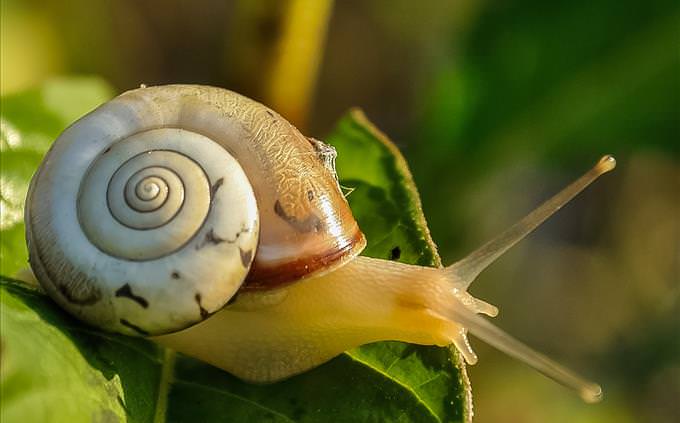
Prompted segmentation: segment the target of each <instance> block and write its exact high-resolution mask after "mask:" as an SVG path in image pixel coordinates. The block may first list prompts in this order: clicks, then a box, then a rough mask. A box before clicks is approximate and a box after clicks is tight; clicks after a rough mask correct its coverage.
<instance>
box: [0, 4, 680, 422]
mask: <svg viewBox="0 0 680 423" xmlns="http://www.w3.org/2000/svg"><path fill="white" fill-rule="evenodd" d="M311 1H314V0H311ZM287 4H288V3H287V2H281V1H277V0H258V1H252V0H234V1H228V2H224V1H219V0H203V1H196V2H185V1H181V0H169V1H161V0H151V1H144V2H135V1H130V0H123V1H117V2H103V1H92V0H70V1H69V2H66V1H64V0H44V1H19V0H4V1H3V2H2V25H1V27H2V46H1V47H2V61H1V63H0V65H1V66H2V84H1V85H2V86H1V88H2V90H3V92H6V91H11V90H15V89H19V88H21V87H27V86H32V85H33V84H35V83H36V82H38V81H40V80H41V78H43V77H44V76H45V75H48V74H54V73H55V72H68V73H88V74H90V73H95V74H99V75H102V76H104V77H105V78H106V79H108V80H110V81H112V82H113V83H114V84H115V85H116V87H117V88H118V89H120V90H122V89H128V88H132V87H135V86H137V85H139V83H142V82H144V83H148V84H153V83H166V82H193V83H208V84H213V85H219V86H225V87H228V88H231V89H235V90H237V91H239V92H242V93H243V94H246V95H248V96H251V97H254V98H257V99H261V100H267V98H268V94H267V90H268V88H267V84H268V83H269V81H270V80H271V79H272V76H271V70H272V68H273V62H274V58H275V57H276V53H277V51H278V48H279V40H280V38H281V31H282V28H283V24H282V23H283V22H285V16H286V13H287V9H286V5H287ZM678 22H680V6H679V5H678V4H677V2H676V1H672V0H657V1H653V2H644V3H641V2H637V1H633V0H623V1H615V0H594V1H588V0H577V1H568V0H557V1H553V2H540V1H537V0H519V1H514V2H494V1H478V0H460V1H455V2H452V1H447V0H432V1H426V2H412V1H406V0H370V1H364V0H347V1H341V2H335V4H334V6H333V10H332V14H331V18H330V21H329V26H328V29H327V34H328V35H327V42H326V46H325V51H324V52H323V55H322V62H321V68H320V74H319V79H318V81H317V82H316V87H317V90H316V93H315V95H314V97H313V98H312V99H311V100H310V101H309V102H308V104H310V105H311V108H310V110H309V111H308V114H307V116H306V117H305V119H304V120H305V121H306V122H308V125H309V126H308V128H307V131H306V132H307V133H308V134H309V135H312V136H315V137H317V138H321V139H323V137H324V136H325V135H326V134H328V132H329V130H330V128H331V127H332V125H333V123H334V122H335V120H336V118H337V116H339V115H340V114H341V113H343V112H344V111H345V110H346V109H347V108H348V107H350V106H361V107H362V108H363V109H364V110H366V112H367V115H368V116H369V117H370V118H371V119H372V120H374V121H375V122H376V123H377V124H378V126H379V127H380V128H381V129H383V130H384V131H385V132H386V133H388V134H389V135H390V136H391V138H392V139H394V140H395V141H396V142H397V143H398V145H399V146H400V148H401V149H402V150H403V152H404V155H405V156H406V158H407V159H408V162H409V165H410V166H411V169H412V171H413V174H414V178H415V181H416V183H417V185H418V189H419V191H420V193H421V196H422V201H423V208H424V210H425V215H426V216H427V219H428V222H429V226H430V229H431V231H432V234H433V237H434V239H435V241H436V242H437V244H438V245H439V247H440V252H441V255H442V257H443V259H444V262H445V263H450V262H452V261H453V260H455V259H456V258H458V257H460V256H462V255H464V254H465V253H466V252H468V251H470V250H472V249H473V248H475V247H476V246H478V245H479V244H480V243H482V242H484V241H485V240H487V239H488V238H490V237H491V236H493V235H495V234H497V233H498V232H499V231H500V230H502V229H503V228H504V227H506V226H507V225H509V224H510V223H512V222H513V221H514V220H515V219H517V218H518V217H520V216H522V215H523V214H524V213H526V212H527V211H529V210H530V209H531V208H532V207H533V206H535V205H536V204H538V203H539V202H540V201H541V200H542V199H545V198H546V197H548V196H549V195H550V194H551V193H553V192H554V191H556V190H557V189H559V188H560V187H561V186H562V185H564V184H565V183H567V182H568V181H570V180H571V178H572V177H574V176H576V175H577V174H579V173H580V172H581V171H583V170H584V169H586V168H587V167H588V166H590V165H591V164H592V163H593V162H594V161H595V160H597V158H598V157H599V156H600V155H602V154H605V153H612V154H614V155H616V157H617V159H618V163H619V166H618V168H617V169H616V170H615V171H614V172H613V173H612V174H609V175H606V176H605V177H604V178H603V179H602V180H601V181H599V182H597V183H596V184H595V185H594V186H593V187H591V188H589V190H588V191H586V192H585V193H584V194H583V195H582V196H581V197H580V198H578V199H576V200H575V201H574V203H573V204H570V205H568V206H567V207H565V208H564V210H563V211H561V212H560V213H559V214H558V215H557V216H555V217H554V218H553V219H552V220H551V221H550V222H548V223H547V224H546V225H545V227H543V228H541V229H539V230H538V231H537V233H536V234H534V235H533V236H531V237H530V238H529V239H528V240H527V241H524V242H523V243H522V244H520V245H519V246H518V247H515V249H514V250H513V251H512V252H510V253H509V254H508V256H507V257H506V258H503V259H501V260H500V261H499V262H498V263H497V264H496V265H494V266H493V267H492V268H490V269H489V270H488V271H487V272H485V273H484V274H483V275H482V276H481V277H480V279H479V280H478V281H477V282H476V283H475V285H474V286H473V288H472V289H473V291H474V293H475V294H476V295H478V296H481V297H483V298H485V299H487V300H489V301H491V302H493V303H495V304H498V305H499V306H500V308H501V315H500V316H499V317H498V319H497V321H498V324H499V325H500V326H501V327H504V328H505V329H507V330H508V331H510V332H511V333H513V334H515V335H517V336H518V337H519V338H520V339H523V340H525V341H527V342H529V343H530V344H532V345H534V346H536V347H537V348H539V349H541V350H545V351H546V352H548V353H550V354H551V355H554V356H556V357H557V358H560V359H561V360H562V361H565V362H566V363H567V364H569V365H570V366H571V367H575V368H577V369H579V370H581V371H582V372H583V373H586V374H587V375H589V376H591V377H593V378H594V379H596V380H597V381H599V382H601V383H602V384H603V386H604V389H605V397H604V401H603V403H602V404H599V405H596V406H584V405H583V404H581V403H580V402H579V400H578V399H576V398H575V397H574V396H571V395H570V394H569V393H567V392H566V391H564V390H563V389H561V388H559V387H557V386H554V385H553V384H552V383H551V382H550V381H547V380H544V378H542V377H541V376H539V375H535V374H533V373H532V372H530V371H529V370H527V369H525V368H524V367H521V366H520V365H518V364H516V363H514V362H513V361H511V360H509V359H507V358H506V357H504V356H502V355H501V354H499V353H497V352H495V351H492V350H490V349H488V348H486V347H484V346H483V345H481V343H478V342H475V340H473V343H474V344H475V345H474V347H475V348H476V349H478V350H479V352H480V354H479V355H480V363H479V365H477V366H475V367H473V368H471V369H470V373H471V379H472V383H473V386H474V390H475V398H476V400H475V402H476V413H475V416H476V421H478V422H495V421H507V420H508V416H512V420H513V421H517V422H544V421H553V422H560V421H563V422H573V421H577V422H578V421H581V422H626V421H655V422H656V421H659V422H664V421H673V420H674V419H675V418H676V415H677V401H676V400H675V399H676V398H678V397H680V346H679V345H678V336H677V333H679V332H680V327H679V325H680V323H678V322H679V321H680V319H678V318H677V316H678V315H679V313H680V310H679V309H680V306H679V301H680V300H679V296H680V288H679V286H680V285H679V284H678V280H679V279H680V276H679V275H680V269H679V266H680V264H679V260H680V258H679V257H680V250H679V248H680V247H679V246H678V243H679V242H680V241H678V240H680V224H679V223H678V216H679V215H680V205H679V204H678V202H679V201H680V199H678V197H679V196H678V194H677V193H678V192H680V186H679V185H680V162H679V159H678V156H679V148H680V142H679V141H678V135H679V134H680V98H679V97H680V94H679V93H680V68H679V66H678V59H679V58H678V49H677V42H678V39H679V30H678V27H679V26H678ZM10 55H11V56H10ZM296 100H299V99H296ZM565 339H571V340H572V341H570V342H566V341H565ZM573 340H577V342H574V341H573Z"/></svg>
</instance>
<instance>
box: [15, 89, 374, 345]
mask: <svg viewBox="0 0 680 423" xmlns="http://www.w3.org/2000/svg"><path fill="white" fill-rule="evenodd" d="M334 154H335V153H334V150H333V149H332V148H331V147H328V146H325V145H324V144H323V143H321V142H319V141H314V140H311V139H308V138H306V137H304V136H303V135H302V134H300V132H299V131H297V129H295V128H294V127H293V126H292V125H291V124H290V123H288V122H287V121H286V120H285V119H283V118H282V117H281V116H279V115H277V114H276V113H275V112H273V111H271V110H270V109H268V108H266V107H265V106H263V105H261V104H259V103H257V102H255V101H252V100H250V99H248V98H246V97H243V96H240V95H238V94H236V93H233V92H231V91H227V90H224V89H219V88H214V87H205V86H196V85H168V86H160V87H149V88H146V87H145V88H141V89H137V90H132V91H129V92H126V93H124V94H122V95H120V96H118V97H116V98H114V99H113V100H111V101H109V102H108V103H105V104H103V105H102V106H100V107H99V108H98V109H96V110H95V111H93V112H92V113H90V114H89V115H87V116H85V117H83V118H82V119H80V120H79V121H77V122H76V123H74V124H73V125H72V126H71V127H69V128H68V129H67V130H65V131H64V132H63V133H62V135H61V136H60V137H59V139H57V141H55V143H54V144H53V146H52V148H51V149H50V151H49V152H48V154H47V156H46V157H45V159H44V161H43V164H42V165H41V167H40V169H39V170H38V172H37V174H36V175H35V176H34V179H33V182H32V184H31V189H30V190H29V196H28V198H27V207H26V227H27V240H28V245H29V255H30V260H31V266H32V268H33V270H34V271H35V273H36V276H37V277H38V279H39V280H40V282H41V283H42V285H43V286H44V287H45V289H46V290H47V291H48V292H49V293H50V295H51V296H52V297H53V298H55V300H56V301H57V302H59V303H60V304H61V305H62V306H63V307H64V308H66V309H67V310H69V311H70V312H71V313H72V314H74V315H76V316H77V317H80V318H82V319H83V320H86V321H88V322H90V323H92V324H94V325H96V326H100V327H103V328H106V329H109V330H113V331H118V332H123V333H127V334H158V333H165V332H170V331H175V330H179V329H182V328H184V327H187V326H189V325H191V324H193V323H196V322H197V321H199V320H201V319H202V318H204V317H206V316H207V315H209V314H210V313H211V312H214V311H216V310H218V309H219V308H220V307H222V306H223V305H224V304H226V302H227V301H228V300H229V299H230V298H231V297H232V296H233V295H235V293H236V292H237V291H238V290H239V289H240V288H250V289H271V288H273V287H276V286H280V284H282V283H288V282H292V281H295V280H298V279H300V278H303V277H306V276H308V275H311V274H319V273H321V272H327V271H330V270H332V269H334V268H335V267H337V266H340V265H342V264H344V263H346V262H347V261H348V260H350V259H351V258H353V257H354V256H355V255H357V254H358V253H359V252H360V251H361V250H362V249H363V247H364V246H365V238H364V236H363V234H362V233H361V231H360V230H359V227H358V225H357V223H356V221H355V220H354V218H353V216H352V213H351V211H350V209H349V206H348V205H347V202H346V201H345V199H344V196H343V194H342V192H341V191H340V189H339V186H338V183H337V179H336V175H335V173H334V170H333V168H332V158H333V157H334ZM244 280H245V282H244ZM242 285H243V286H242Z"/></svg>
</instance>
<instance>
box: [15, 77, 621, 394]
mask: <svg viewBox="0 0 680 423" xmlns="http://www.w3.org/2000/svg"><path fill="white" fill-rule="evenodd" d="M334 158H335V152H334V150H333V149H332V147H329V146H327V145H325V144H324V143H322V142H321V141H317V140H313V139H310V138H307V137H304V136H303V135H302V134H300V132H299V131H298V130H297V129H296V128H294V127H293V126H292V125H291V124H290V123H288V122H287V121H286V120H285V119H283V118H282V117H281V116H279V115H278V114H276V113H275V112H273V111H272V110H270V109H268V108H267V107H265V106H263V105H261V104H259V103H257V102H254V101H252V100H249V99H247V98H245V97H243V96H240V95H238V94H236V93H233V92H230V91H227V90H223V89H219V88H213V87H205V86H194V85H170V86H161V87H149V88H146V87H144V88H140V89H137V90H133V91H129V92H127V93H124V94H122V95H121V96H119V97H116V98H115V99H113V100H111V101H110V102H108V103H106V104H104V105H102V106H100V107H99V108H98V109H96V110H95V111H93V112H92V113H90V114H88V115H87V116H85V117H83V118H82V119H80V120H79V121H77V122H76V123H74V124H73V125H72V126H71V127H69V128H68V129H66V130H65V131H64V132H63V133H62V135H61V136H60V137H59V138H58V139H57V141H55V143H54V144H53V147H52V148H51V149H50V151H49V152H48V154H47V156H46V157H45V159H44V161H43V163H42V165H41V167H40V169H39V170H38V172H37V173H36V175H35V176H34V178H33V180H32V183H31V187H30V190H29V194H28V197H27V204H26V216H25V220H26V235H27V243H28V246H29V257H30V258H29V260H30V264H31V267H32V269H33V271H34V273H35V275H36V277H37V279H38V280H39V282H40V283H41V285H42V286H43V287H44V288H45V290H46V291H47V292H48V293H49V295H50V296H51V297H52V298H53V299H54V300H55V301H56V302H57V303H58V304H59V305H61V306H62V307H63V308H64V309H66V310H67V311H68V312H70V313H71V314H73V315H74V316H76V317H78V318H80V319H82V320H84V321H86V322H87V323H89V324H92V325H94V326H97V327H99V328H101V329H104V330H109V331H115V332H120V333H123V334H127V335H133V336H151V337H152V338H153V339H154V340H156V341H157V342H160V343H162V344H164V345H167V346H169V347H171V348H174V349H176V350H178V351H181V352H184V353H186V354H188V355H191V356H194V357H197V358H199V359H202V360H204V361H206V362H209V363H211V364H214V365H216V366H218V367H220V368H222V369H224V370H227V371H229V372H231V373H233V374H235V375H236V376H238V377H240V378H242V379H244V380H248V381H253V382H272V381H276V380H280V379H284V378H287V377H290V376H292V375H295V374H298V373H301V372H304V371H306V370H308V369H310V368H313V367H315V366H318V365H320V364H322V363H324V362H325V361H328V360H329V359H331V358H333V357H334V356H336V355H338V354H340V353H341V352H343V351H346V350H348V349H351V348H353V347H356V346H358V345H362V344H365V343H369V342H374V341H381V340H399V341H405V342H410V343H417V344H426V345H440V346H445V345H450V344H454V345H455V346H456V347H457V348H458V349H459V350H460V351H461V353H462V354H463V356H464V357H465V359H466V361H467V362H468V363H474V362H476V356H475V354H474V352H473V351H472V349H471V348H470V346H469V343H468V340H467V332H468V330H469V331H471V332H472V333H473V334H475V335H476V336H478V337H480V338H482V339H483V340H485V341H487V342H488V343H490V344H492V345H494V346H495V347H497V348H499V349H501V350H503V351H505V352H506V353H508V354H510V355H512V356H514V357H516V358H519V359H521V360H523V361H525V362H527V363H528V364H530V365H531V366H533V367H535V368H537V369H538V370H540V371H542V372H543V373H545V374H547V375H548V376H551V377H553V378H554V379H556V380H558V381H559V382H561V383H563V384H565V385H567V386H571V387H573V388H575V389H577V390H579V391H580V393H581V395H582V396H583V397H584V398H586V399H588V400H595V399H596V398H598V397H599V394H600V388H599V386H597V385H595V384H592V383H590V382H587V381H585V380H583V379H581V378H579V377H578V376H576V375H574V374H573V373H571V372H569V371H568V370H566V369H564V368H563V367H561V366H560V365H558V364H556V363H554V362H552V361H550V360H549V359H547V358H546V357H544V356H542V355H541V354H539V353H536V352H534V351H532V350H530V349H529V348H528V347H526V346H524V345H523V344H521V343H519V342H518V341H516V340H514V339H513V338H511V337H509V336H508V335H506V334H505V333H504V332H502V331H501V330H500V329H498V328H496V327H495V326H493V325H492V324H491V323H490V322H488V321H487V320H485V319H484V318H482V317H480V316H479V315H478V313H482V314H486V315H489V316H494V315H496V313H497V309H496V308H495V307H494V306H492V305H490V304H487V303H485V302H483V301H481V300H478V299H476V298H474V297H472V296H471V295H470V294H468V293H467V287H468V286H469V284H470V283H471V282H472V281H473V280H474V279H475V278H476V276H477V275H478V274H479V273H480V272H481V271H482V270H483V269H484V268H485V267H487V266H488V265H489V264H490V263H491V262H493V261H494V260H495V259H496V258H497V257H498V256H500V255H501V254H502V253H503V252H505V251H506V250H507V249H508V248H510V247H511V246H512V245H514V244H515V243H516V242H518V241H519V240H520V239H521V238H523V237H524V236H526V235H527V234H528V233H529V232H530V231H531V230H533V229H534V228H535V227H536V226H538V225H539V224H540V223H542V222H543V221H544V220H545V219H546V218H547V217H549V216H550V215H551V214H552V213H554V212H555V211H556V210H557V209H559V208H560V207H561V206H562V205H563V204H564V203H566V202H567V201H569V200H570V199H571V198H572V197H573V196H575V195H576V194H577V193H578V192H579V191H581V190H582V189H584V188H585V187H586V186H587V185H588V184H590V183H591V182H592V181H593V180H594V179H595V178H597V177H598V176H599V175H601V174H602V173H604V172H606V171H608V170H610V169H611V168H613V166H614V162H613V159H612V158H610V157H606V158H603V159H602V160H601V161H600V162H599V163H598V164H597V165H596V166H595V167H594V168H593V169H592V170H591V171H589V172H588V173H586V174H585V175H584V176H583V177H581V178H580V179H578V180H577V181H576V182H574V183H573V184H572V185H570V186H568V187H567V188H566V189H565V190H563V191H562V192H560V193H559V194H557V195H556V196H555V197H553V198H552V199H551V200H549V201H548V202H546V203H544V204H543V205H542V206H540V207H539V208H538V209H536V210H535V211H534V212H532V213H531V214H529V215H528V216H527V217H526V218H524V219H522V220H521V221H520V222H518V223H517V224H516V225H514V226H512V227H511V228H510V229H509V230H508V231H506V232H504V233H502V234H501V235H500V236H499V237H498V238H496V239H494V240H492V241H491V242H489V243H487V244H485V245H484V246H482V247H481V248H480V249H479V250H477V251H475V252H473V253H472V254H470V255H469V256H468V257H466V258H464V259H463V260H461V261H459V262H457V263H455V264H453V265H452V266H449V267H446V268H441V269H434V268H426V267H421V266H413V265H406V264H401V263H397V262H392V261H386V260H378V259H371V258H367V257H360V256H358V254H359V253H360V252H361V250H362V249H363V248H364V246H365V244H366V240H365V238H364V235H363V234H362V233H361V231H360V229H359V226H358V225H357V223H356V221H355V220H354V218H353V216H352V214H351V211H350V209H349V206H348V204H347V202H346V200H345V198H344V196H343V194H342V192H341V190H340V187H339V184H338V181H337V176H336V175H335V169H334ZM237 294H238V295H237Z"/></svg>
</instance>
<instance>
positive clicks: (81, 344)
mask: <svg viewBox="0 0 680 423" xmlns="http://www.w3.org/2000/svg"><path fill="white" fill-rule="evenodd" d="M62 83H63V81H62ZM70 83H71V84H73V85H72V87H71V89H69V88H68V84H67V85H61V88H59V89H55V88H54V87H52V88H51V89H48V88H47V87H48V86H49V84H48V85H47V86H45V87H43V88H41V89H40V90H34V91H31V92H29V93H24V94H21V95H17V96H15V97H12V98H9V99H3V109H2V123H3V138H2V147H3V148H2V161H3V168H2V186H3V191H2V193H3V199H2V201H3V203H2V207H3V209H2V222H3V226H2V227H1V228H0V230H1V231H2V232H1V234H2V272H3V273H4V274H7V273H10V274H11V273H14V272H16V270H18V269H19V268H21V267H23V266H25V259H26V251H25V242H24V239H23V223H22V222H21V214H22V203H23V196H24V195H25V192H26V190H27V186H28V182H29V178H30V175H31V174H32V172H33V171H34V170H35V168H36V167H37V165H38V163H39V160H40V157H41V155H42V154H43V153H44V152H45V151H46V149H47V147H48V145H49V142H50V140H52V139H54V138H55V137H56V135H57V134H58V133H59V131H61V130H62V129H63V128H64V127H65V126H66V125H67V124H68V123H70V121H71V120H72V119H75V118H77V117H78V116H80V115H82V114H83V113H84V112H86V111H87V110H89V109H90V108H92V107H93V106H94V105H95V104H94V103H97V102H99V101H103V100H104V98H101V99H99V100H97V98H98V97H97V95H99V94H93V93H96V92H99V93H100V94H101V97H106V96H107V95H108V94H106V93H108V92H109V91H108V90H106V89H101V87H102V85H101V83H93V82H92V80H90V81H89V82H86V83H85V84H83V85H81V84H79V83H78V82H72V81H71V82H70ZM88 84H90V85H89V86H90V88H93V87H95V89H94V90H92V89H86V87H87V86H88ZM97 87H98V88H97ZM50 90H51V91H50ZM48 92H51V93H52V94H49V95H48ZM69 93H71V94H70V95H69ZM50 95H53V96H57V97H60V96H61V97H64V98H67V99H68V106H67V107H65V108H64V109H62V110H59V111H56V110H55V109H54V107H55V105H56V104H58V103H56V102H54V101H53V100H52V101H48V100H47V99H48V98H49V96H50ZM95 100H97V101H95ZM78 105H82V106H83V107H82V108H79V107H78ZM85 106H87V108H85ZM328 141H329V142H330V143H332V144H333V145H334V146H335V147H336V148H337V150H338V153H339V157H338V161H337V169H338V174H339V175H341V181H340V182H341V184H342V185H343V186H344V187H346V188H347V189H348V190H351V193H350V194H349V195H348V200H349V202H350V205H351V207H352V210H353V211H354V213H355V216H356V218H357V220H358V221H359V225H360V226H361V228H362V229H363V230H364V232H365V233H366V235H367V238H368V247H367V248H366V250H365V254H366V255H370V256H373V257H381V258H391V259H398V260H400V261H403V262H407V263H418V264H421V265H429V266H439V265H440V261H439V257H438V255H437V251H436V247H435V245H434V244H433V242H432V240H431V238H430V236H429V232H428V229H427V225H426V222H425V220H424V217H423V214H422V211H421V209H420V201H419V198H418V193H417V191H416V189H415V186H414V184H413V181H412V178H411V176H410V173H409V170H408V167H407V166H406V163H405V161H404V159H403V158H402V156H401V155H400V154H399V152H398V151H397V150H396V148H395V147H394V146H393V145H392V144H391V143H390V142H389V141H388V140H387V139H386V137H385V136H384V135H382V134H380V133H379V131H377V130H376V129H375V128H374V127H373V126H372V125H371V124H370V122H368V121H367V120H366V118H365V117H364V116H363V114H361V112H359V111H356V110H355V111H352V112H350V113H349V114H348V115H347V116H346V117H344V118H343V119H342V120H341V121H340V123H339V124H338V126H337V128H336V129H335V130H334V131H333V133H332V134H331V135H330V136H329V138H328ZM6 186H7V187H12V190H13V191H11V193H10V192H8V194H7V200H5V187H6ZM10 194H11V195H10ZM6 221H7V222H10V223H11V224H10V223H8V224H6V225H5V224H4V222H6ZM0 305H1V310H2V338H1V340H2V369H1V370H2V372H1V377H2V378H1V379H0V381H1V383H2V390H1V397H0V399H1V400H2V403H1V404H2V408H1V409H0V412H1V416H0V417H2V421H3V422H5V421H7V422H13V421H55V422H57V421H73V422H78V421H120V420H127V421H134V422H147V421H156V422H161V421H169V422H179V421H189V420H191V421H216V420H219V421H262V420H266V421H286V422H290V421H296V422H297V421H300V422H315V421H352V422H356V421H423V422H460V421H469V420H470V418H471V414H472V413H471V394H470V388H469V382H468V380H467V376H466V373H465V367H464V365H463V363H462V360H461V358H460V356H459V355H458V354H457V353H456V352H455V351H453V350H449V349H446V348H438V347H427V346H415V345H408V344H403V343H399V342H381V343H376V344H371V345H365V346H362V347H360V348H356V349H354V350H352V351H348V352H346V353H344V354H342V355H341V356H339V357H337V358H335V359H334V360H331V361H330V362H329V363H327V364H325V365H322V366H320V367H318V368H316V369H314V370H312V371H309V372H307V373H304V374H302V375H299V376H296V377H293V378H291V379H288V380H286V381H283V382H279V383H275V384H271V385H265V386H259V385H252V384H247V383H244V382H242V381H240V380H238V379H237V378H235V377H233V376H231V375H229V374H227V373H226V372H223V371H221V370H219V369H217V368H214V367H212V366H209V365H207V364H204V363H202V362H199V361H197V360H194V359H191V358H188V357H185V356H182V355H175V354H174V353H172V352H170V351H167V350H163V349H161V348H160V347H157V346H156V345H155V344H153V343H151V342H148V341H145V340H142V339H135V338H128V337H124V336H118V335H111V334H108V333H103V332H99V331H97V330H95V329H92V328H89V327H87V326H85V325H83V324H81V323H79V322H78V321H76V320H75V319H73V318H71V317H69V316H67V315H66V314H65V313H63V312H62V311H61V310H60V309H59V308H58V307H57V306H56V305H54V304H53V303H52V301H51V300H50V299H49V298H47V297H46V296H44V295H43V294H41V293H40V292H38V291H36V290H34V289H31V288H30V287H27V286H25V285H20V284H18V283H16V282H12V281H11V280H9V279H6V278H2V279H0Z"/></svg>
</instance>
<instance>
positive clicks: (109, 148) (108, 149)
mask: <svg viewBox="0 0 680 423" xmlns="http://www.w3.org/2000/svg"><path fill="white" fill-rule="evenodd" d="M109 151H111V147H106V150H104V152H103V153H102V154H106V153H108V152H109Z"/></svg>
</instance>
